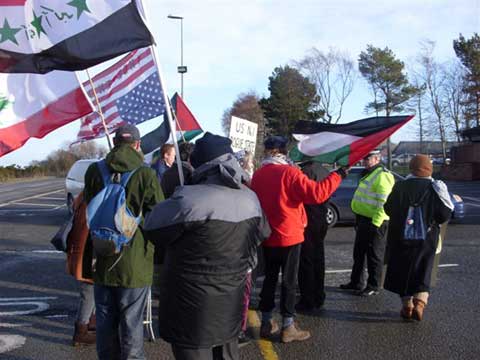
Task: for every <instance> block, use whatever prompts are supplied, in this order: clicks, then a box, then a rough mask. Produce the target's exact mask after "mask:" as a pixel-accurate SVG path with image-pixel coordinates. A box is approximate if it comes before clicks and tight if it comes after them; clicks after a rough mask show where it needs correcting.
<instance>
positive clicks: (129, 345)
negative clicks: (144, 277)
mask: <svg viewBox="0 0 480 360" xmlns="http://www.w3.org/2000/svg"><path fill="white" fill-rule="evenodd" d="M148 291H149V287H143V288H134V289H128V288H121V287H109V286H101V285H97V284H95V306H96V316H97V355H98V359H99V360H110V359H115V360H117V359H121V360H127V359H128V360H130V359H145V354H144V351H143V317H144V311H145V305H146V301H147V294H148Z"/></svg>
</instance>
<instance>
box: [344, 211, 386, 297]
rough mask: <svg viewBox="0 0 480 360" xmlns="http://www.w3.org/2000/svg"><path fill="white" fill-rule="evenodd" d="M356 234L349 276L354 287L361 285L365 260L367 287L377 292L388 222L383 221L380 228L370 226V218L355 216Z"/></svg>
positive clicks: (379, 284)
mask: <svg viewBox="0 0 480 360" xmlns="http://www.w3.org/2000/svg"><path fill="white" fill-rule="evenodd" d="M356 226H357V234H356V237H355V245H354V247H353V268H352V274H351V276H350V279H351V282H352V284H354V285H363V283H364V280H363V279H364V277H363V270H364V267H365V258H366V259H367V270H368V279H367V287H368V288H371V289H374V290H378V289H379V288H380V287H381V285H382V284H381V283H380V282H381V279H382V271H383V259H384V255H385V243H386V240H385V237H386V234H387V228H388V222H387V221H384V222H383V224H382V225H381V226H380V227H378V228H377V227H376V226H375V225H373V224H372V220H371V219H370V218H366V217H364V216H357V224H356Z"/></svg>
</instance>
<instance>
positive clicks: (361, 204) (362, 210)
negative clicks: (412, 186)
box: [351, 166, 395, 227]
mask: <svg viewBox="0 0 480 360" xmlns="http://www.w3.org/2000/svg"><path fill="white" fill-rule="evenodd" d="M394 184H395V178H394V177H393V175H392V173H391V172H390V171H388V170H386V169H384V168H383V167H382V166H379V167H378V168H377V169H375V170H374V171H372V172H371V173H370V174H368V175H366V176H364V177H363V178H361V179H360V182H359V183H358V187H357V190H355V193H354V195H353V199H352V204H351V207H352V211H353V212H354V213H355V214H358V215H362V216H365V217H368V218H371V219H372V223H373V225H375V226H377V227H379V226H380V225H382V223H383V222H384V221H385V220H388V219H389V218H388V215H387V214H385V211H384V210H383V205H384V204H385V201H387V197H388V195H389V194H390V192H391V191H392V188H393V185H394Z"/></svg>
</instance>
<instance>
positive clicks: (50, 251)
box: [32, 250, 63, 254]
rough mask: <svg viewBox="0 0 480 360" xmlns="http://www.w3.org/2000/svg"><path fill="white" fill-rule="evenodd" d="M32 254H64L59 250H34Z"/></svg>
mask: <svg viewBox="0 0 480 360" xmlns="http://www.w3.org/2000/svg"><path fill="white" fill-rule="evenodd" d="M32 253H37V254H63V251H58V250H32Z"/></svg>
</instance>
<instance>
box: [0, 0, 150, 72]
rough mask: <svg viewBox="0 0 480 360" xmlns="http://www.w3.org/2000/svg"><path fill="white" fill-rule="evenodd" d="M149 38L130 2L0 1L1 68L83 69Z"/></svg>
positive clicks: (31, 69) (25, 70)
mask: <svg viewBox="0 0 480 360" xmlns="http://www.w3.org/2000/svg"><path fill="white" fill-rule="evenodd" d="M152 42H153V38H152V35H151V34H150V32H149V30H148V29H147V27H146V25H145V23H144V21H143V19H142V17H141V16H140V13H139V11H138V8H137V4H136V2H135V1H134V0H102V1H100V0H0V72H4V73H40V74H44V73H48V72H50V71H52V70H68V71H74V70H83V69H86V68H88V67H91V66H93V65H96V64H99V63H101V62H104V61H106V60H109V59H111V58H114V57H116V56H118V55H121V54H124V53H126V52H129V51H131V50H134V49H137V48H141V47H146V46H149V45H151V44H152Z"/></svg>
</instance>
